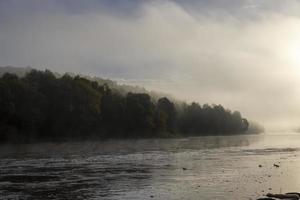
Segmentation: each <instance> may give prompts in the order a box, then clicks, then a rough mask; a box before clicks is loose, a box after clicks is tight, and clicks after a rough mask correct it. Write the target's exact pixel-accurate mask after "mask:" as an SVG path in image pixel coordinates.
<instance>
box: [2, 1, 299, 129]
mask: <svg viewBox="0 0 300 200" xmlns="http://www.w3.org/2000/svg"><path fill="white" fill-rule="evenodd" d="M0 65H1V66H5V65H12V66H18V67H20V66H32V67H34V68H38V69H45V68H47V69H50V70H53V71H57V72H75V73H82V74H89V75H95V76H101V77H106V78H111V79H115V80H120V81H121V82H122V83H129V84H137V85H141V86H144V87H146V88H147V89H150V90H158V91H163V92H167V93H170V94H172V95H173V96H175V97H177V98H179V99H182V100H186V101H188V102H191V101H197V102H199V103H201V104H203V103H216V104H222V105H224V106H225V107H228V108H230V109H232V110H239V111H241V112H242V114H243V115H244V116H245V117H247V118H250V119H252V120H256V121H259V122H261V123H262V124H264V125H265V126H266V127H267V128H271V129H272V128H289V127H300V1H298V0H288V1H284V0H177V1H175V0H174V1H171V0H170V1H167V0H157V1H155V0H153V1H151V0H148V1H146V0H144V1H143V0H97V1H96V0H87V1H82V0H45V1H40V0H0Z"/></svg>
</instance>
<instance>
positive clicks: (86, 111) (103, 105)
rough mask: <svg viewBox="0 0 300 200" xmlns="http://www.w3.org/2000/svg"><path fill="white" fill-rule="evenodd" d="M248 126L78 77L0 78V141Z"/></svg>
mask: <svg viewBox="0 0 300 200" xmlns="http://www.w3.org/2000/svg"><path fill="white" fill-rule="evenodd" d="M247 129H248V122H247V120H246V119H244V118H243V117H242V116H241V114H240V113H239V112H237V111H235V112H231V111H230V110H226V109H224V108H223V107H222V106H221V105H207V104H205V105H203V106H200V105H199V104H198V103H192V104H190V105H188V104H185V103H183V104H182V105H180V106H178V105H177V106H175V105H174V103H173V102H171V101H170V100H169V99H168V98H166V97H163V98H160V99H158V100H157V102H155V101H154V100H153V98H151V96H150V95H149V94H145V93H127V94H126V95H124V94H123V93H119V92H118V91H116V90H111V89H110V88H109V87H108V85H106V84H104V85H99V84H98V83H97V82H96V81H92V80H88V79H86V78H83V77H80V76H73V77H71V76H69V75H67V74H66V75H63V76H60V77H59V78H57V76H55V75H54V74H53V73H52V72H50V71H48V70H46V71H37V70H31V71H30V72H29V73H27V74H26V75H25V76H24V77H18V76H16V75H14V74H8V73H6V74H4V75H3V76H2V77H1V78H0V141H2V142H4V141H14V142H28V141H35V140H47V141H48V140H62V139H67V138H71V139H88V138H142V137H174V136H185V135H188V136H189V135H193V136H198V135H218V134H238V133H245V132H246V131H247Z"/></svg>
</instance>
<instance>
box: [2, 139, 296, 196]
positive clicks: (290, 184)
mask: <svg viewBox="0 0 300 200" xmlns="http://www.w3.org/2000/svg"><path fill="white" fill-rule="evenodd" d="M0 158H1V159H0V199H74V200H81V199H93V200H94V199H107V200H116V199H120V200H121V199H122V200H123V199H128V200H129V199H130V200H134V199H161V200H163V199H164V200H165V199H172V200H177V199H178V200H179V199H180V200H181V199H191V200H194V199H201V200H206V199H209V200H211V199H227V200H228V199H239V200H240V199H256V198H257V197H260V196H261V195H262V194H265V193H268V192H273V193H283V192H291V191H298V192H299V191H300V134H298V135H297V134H282V135H255V136H224V137H223V136H219V137H196V138H186V139H145V140H123V141H105V142H82V143H58V144H54V143H43V144H35V145H18V146H13V145H2V146H1V147H0ZM274 164H278V165H279V167H275V166H274ZM259 165H261V167H259Z"/></svg>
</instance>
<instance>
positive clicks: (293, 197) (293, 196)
mask: <svg viewBox="0 0 300 200" xmlns="http://www.w3.org/2000/svg"><path fill="white" fill-rule="evenodd" d="M266 196H267V197H269V198H276V199H289V200H299V199H300V196H299V194H298V193H286V194H271V193H268V194H267V195H266Z"/></svg>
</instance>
